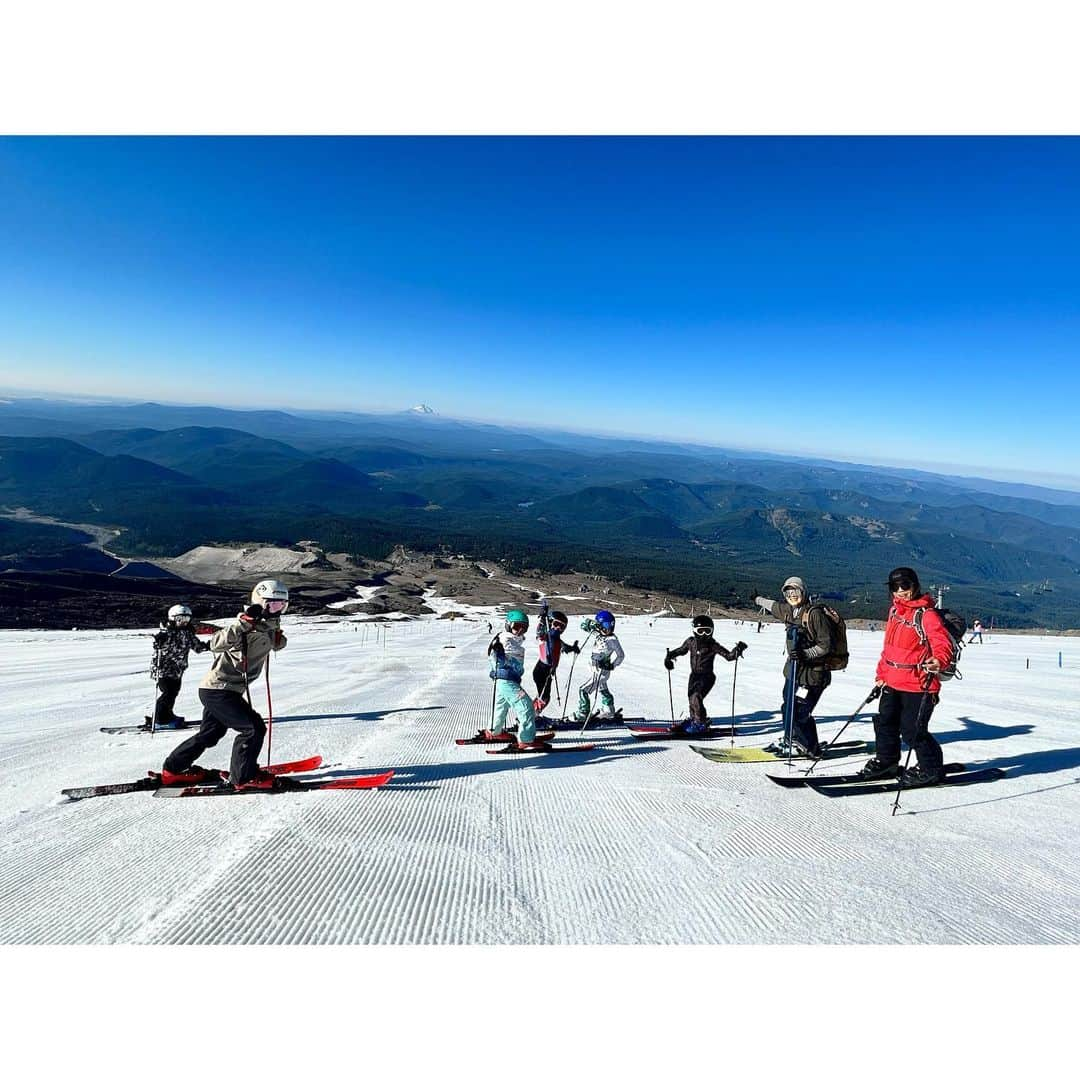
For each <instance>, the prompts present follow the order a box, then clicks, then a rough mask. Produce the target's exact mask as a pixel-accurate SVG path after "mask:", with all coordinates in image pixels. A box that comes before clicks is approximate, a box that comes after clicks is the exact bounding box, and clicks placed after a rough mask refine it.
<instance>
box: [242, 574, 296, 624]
mask: <svg viewBox="0 0 1080 1080" xmlns="http://www.w3.org/2000/svg"><path fill="white" fill-rule="evenodd" d="M251 602H252V603H253V604H262V606H263V607H264V608H266V613H267V614H268V615H284V614H285V609H286V608H287V607H288V606H289V590H288V589H287V588H286V587H285V586H284V585H283V584H282V583H281V582H280V581H275V580H274V579H273V578H267V579H266V580H265V581H260V582H259V584H258V585H256V586H255V588H254V589H252V590H251Z"/></svg>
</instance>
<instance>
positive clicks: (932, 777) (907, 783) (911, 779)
mask: <svg viewBox="0 0 1080 1080" xmlns="http://www.w3.org/2000/svg"><path fill="white" fill-rule="evenodd" d="M944 779H945V770H944V769H928V768H926V767H925V766H923V765H916V766H915V768H914V769H905V770H904V771H903V772H901V773H900V786H901V787H902V788H916V787H933V786H934V785H935V784H940V783H941V781H942V780H944Z"/></svg>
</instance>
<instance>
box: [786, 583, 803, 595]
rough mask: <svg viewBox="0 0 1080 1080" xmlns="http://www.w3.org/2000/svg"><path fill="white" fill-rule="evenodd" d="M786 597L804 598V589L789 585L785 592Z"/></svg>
mask: <svg viewBox="0 0 1080 1080" xmlns="http://www.w3.org/2000/svg"><path fill="white" fill-rule="evenodd" d="M784 595H785V596H802V589H800V588H799V586H798V585H789V586H788V587H787V588H786V589H785V590H784Z"/></svg>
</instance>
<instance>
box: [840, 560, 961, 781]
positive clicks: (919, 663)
mask: <svg viewBox="0 0 1080 1080" xmlns="http://www.w3.org/2000/svg"><path fill="white" fill-rule="evenodd" d="M889 592H890V594H891V595H892V607H891V608H890V609H889V620H888V622H887V623H886V624H885V644H884V646H883V647H882V650H881V659H880V660H878V666H877V685H878V686H880V687H882V691H881V704H880V705H879V706H878V714H877V716H876V717H875V718H874V738H875V740H876V741H875V747H874V749H875V752H876V754H875V756H874V757H872V758H871V759H870V760H869V761H868V762H867V763H866V764H865V765H864V766H863V767H862V771H861V774H860V775H862V776H864V777H866V779H868V780H877V779H879V778H882V777H893V776H896V775H897V773H898V772H899V765H900V739H901V736H902V737H903V740H904V742H906V743H907V744H908V746H909V747H910V748H911V750H913V751H914V753H915V758H916V761H917V762H918V764H917V765H916V767H915V768H914V769H908V770H906V771H905V772H904V773H903V775H901V776H900V784H901V786H902V787H925V786H927V785H929V784H940V783H941V781H942V779H943V777H944V776H945V769H944V757H943V755H942V753H941V746H940V745H939V744H938V741H937V739H935V738H934V736H933V735H931V734H930V732H929V730H928V728H929V725H930V716H931V714H932V713H933V711H934V706H935V705H937V702H938V694H939V692H940V691H941V680H940V679H939V678H938V672H940V671H941V670H942V669H943V668H945V667H947V666H948V665H949V664H950V663H951V662H952V660H953V658H954V657H953V653H954V646H953V640H952V637H951V636H950V634H949V632H948V630H946V629H945V624H944V622H942V619H941V616H940V615H939V614H938V613H937V610H936V609H935V607H934V601H933V599H932V598H931V597H930V596H928V595H927V594H926V593H924V592H923V591H922V587H921V586H920V584H919V575H918V574H916V573H915V571H914V570H912V569H911V567H909V566H898V567H897V568H896V569H895V570H893V571H892V573H890V574H889Z"/></svg>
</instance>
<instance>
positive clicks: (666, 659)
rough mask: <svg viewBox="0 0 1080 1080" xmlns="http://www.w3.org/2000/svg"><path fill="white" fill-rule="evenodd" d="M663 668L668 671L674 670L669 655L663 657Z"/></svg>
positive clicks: (673, 664) (673, 663)
mask: <svg viewBox="0 0 1080 1080" xmlns="http://www.w3.org/2000/svg"><path fill="white" fill-rule="evenodd" d="M664 667H666V668H667V669H668V671H674V670H675V661H674V660H672V659H671V654H670V653H668V655H667V656H665V657H664Z"/></svg>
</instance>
